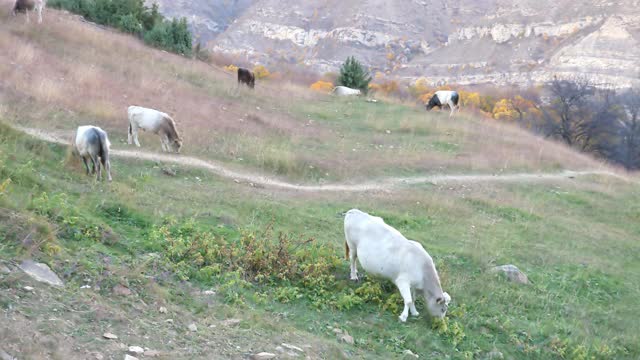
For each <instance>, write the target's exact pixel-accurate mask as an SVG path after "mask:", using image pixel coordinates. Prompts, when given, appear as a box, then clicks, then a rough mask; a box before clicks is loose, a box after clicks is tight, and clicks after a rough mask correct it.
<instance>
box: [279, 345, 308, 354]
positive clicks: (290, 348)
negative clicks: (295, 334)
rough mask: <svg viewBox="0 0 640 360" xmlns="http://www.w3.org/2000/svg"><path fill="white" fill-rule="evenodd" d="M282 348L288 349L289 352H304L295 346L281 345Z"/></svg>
mask: <svg viewBox="0 0 640 360" xmlns="http://www.w3.org/2000/svg"><path fill="white" fill-rule="evenodd" d="M282 346H283V347H285V348H287V349H289V350H295V351H299V352H304V350H302V349H301V348H299V347H297V346H295V345H291V344H287V343H282Z"/></svg>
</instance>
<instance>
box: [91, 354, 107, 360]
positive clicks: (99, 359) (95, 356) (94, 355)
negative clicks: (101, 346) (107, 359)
mask: <svg viewBox="0 0 640 360" xmlns="http://www.w3.org/2000/svg"><path fill="white" fill-rule="evenodd" d="M93 357H94V358H96V360H102V359H104V355H102V354H100V353H95V354H93Z"/></svg>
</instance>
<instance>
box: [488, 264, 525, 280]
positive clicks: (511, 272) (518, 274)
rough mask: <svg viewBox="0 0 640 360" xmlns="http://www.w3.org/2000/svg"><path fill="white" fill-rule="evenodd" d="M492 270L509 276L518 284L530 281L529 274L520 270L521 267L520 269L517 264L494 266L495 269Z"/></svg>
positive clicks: (508, 277)
mask: <svg viewBox="0 0 640 360" xmlns="http://www.w3.org/2000/svg"><path fill="white" fill-rule="evenodd" d="M491 271H493V272H496V273H497V272H501V273H503V274H504V275H505V276H506V277H507V279H509V280H510V281H513V282H515V283H518V284H528V283H529V278H528V277H527V275H526V274H525V273H523V272H522V271H520V269H518V267H517V266H515V265H511V264H509V265H500V266H496V267H494V268H493V269H491Z"/></svg>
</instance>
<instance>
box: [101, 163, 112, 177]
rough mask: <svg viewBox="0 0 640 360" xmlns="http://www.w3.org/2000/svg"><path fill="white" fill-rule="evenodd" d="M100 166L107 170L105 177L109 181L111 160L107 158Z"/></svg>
mask: <svg viewBox="0 0 640 360" xmlns="http://www.w3.org/2000/svg"><path fill="white" fill-rule="evenodd" d="M102 166H103V167H104V170H105V171H106V172H107V179H108V180H109V181H111V180H112V179H111V162H110V161H109V158H107V159H106V160H105V161H104V162H103V163H102Z"/></svg>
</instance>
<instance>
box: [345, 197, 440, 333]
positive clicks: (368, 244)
mask: <svg viewBox="0 0 640 360" xmlns="http://www.w3.org/2000/svg"><path fill="white" fill-rule="evenodd" d="M344 234H345V238H346V253H347V257H348V258H349V260H350V262H351V280H358V270H357V265H356V259H358V260H359V261H360V265H361V266H362V268H363V269H364V270H366V271H367V272H368V273H370V274H373V275H377V276H381V277H383V278H386V279H389V280H391V281H393V283H394V284H395V285H396V286H397V287H398V290H400V295H402V298H403V299H404V310H403V311H402V313H401V314H400V316H399V318H400V321H402V322H405V321H406V320H407V316H408V315H409V311H411V315H413V316H417V315H418V311H417V310H416V306H415V298H416V295H415V290H418V291H420V292H421V295H422V296H424V299H425V301H426V303H427V308H428V309H429V313H430V314H431V315H432V316H434V317H437V318H442V317H444V316H445V314H446V313H447V309H448V306H449V301H451V297H450V296H449V294H447V293H446V292H443V291H442V287H441V285H440V278H439V277H438V272H437V271H436V267H435V265H434V264H433V259H432V258H431V256H429V254H428V253H427V252H426V251H425V249H424V248H423V247H422V245H421V244H420V243H418V242H416V241H411V240H408V239H407V238H405V237H404V236H403V235H402V234H401V233H400V232H399V231H398V230H396V229H394V228H393V227H391V226H389V225H387V224H386V223H385V222H384V220H382V218H380V217H376V216H371V215H369V214H367V213H365V212H362V211H360V210H357V209H352V210H349V211H348V212H347V214H346V215H345V218H344Z"/></svg>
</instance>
